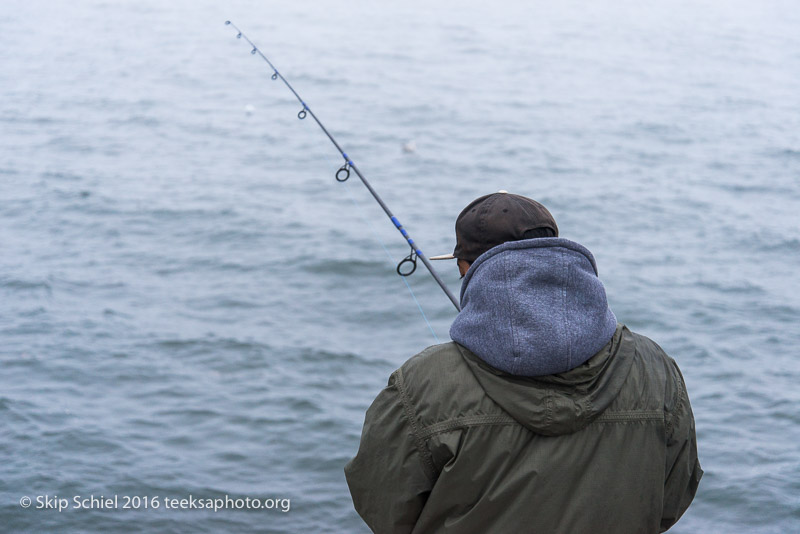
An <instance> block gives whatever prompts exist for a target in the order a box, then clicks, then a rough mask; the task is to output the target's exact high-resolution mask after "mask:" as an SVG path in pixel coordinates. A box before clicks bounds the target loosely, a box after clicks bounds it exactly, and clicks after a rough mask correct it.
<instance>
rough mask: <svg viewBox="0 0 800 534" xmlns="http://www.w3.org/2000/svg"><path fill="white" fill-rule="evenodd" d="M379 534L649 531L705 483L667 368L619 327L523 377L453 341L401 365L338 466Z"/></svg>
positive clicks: (666, 361)
mask: <svg viewBox="0 0 800 534" xmlns="http://www.w3.org/2000/svg"><path fill="white" fill-rule="evenodd" d="M345 474H346V477H347V483H348V485H349V487H350V491H351V493H352V497H353V502H354V504H355V508H356V510H357V511H358V513H359V514H360V515H361V517H362V518H363V519H364V521H365V522H366V523H367V525H369V527H370V528H371V529H372V530H373V531H374V532H376V533H458V534H468V533H479V534H487V533H500V534H505V533H520V532H542V533H559V532H563V533H571V534H580V533H603V532H608V533H614V534H624V533H651V532H663V531H664V530H667V529H668V528H670V527H671V526H672V525H673V524H674V523H675V522H676V521H677V520H678V519H679V518H680V517H681V515H682V514H683V512H684V511H685V510H686V509H687V507H688V506H689V504H690V503H691V501H692V499H693V497H694V494H695V491H696V490H697V485H698V483H699V481H700V477H701V476H702V474H703V471H702V469H701V468H700V464H699V463H698V460H697V444H696V438H695V428H694V419H693V416H692V410H691V406H690V404H689V397H688V396H687V393H686V386H685V384H684V381H683V377H682V376H681V373H680V371H679V370H678V367H677V365H676V364H675V362H674V361H673V360H672V359H671V358H670V357H669V356H667V355H666V354H665V353H664V351H663V350H662V349H661V348H660V347H659V346H658V345H656V344H655V343H654V342H653V341H651V340H650V339H648V338H646V337H644V336H641V335H638V334H635V333H633V332H631V331H630V330H628V329H627V328H626V327H625V326H623V325H618V326H617V329H616V332H615V333H614V334H613V337H612V338H611V341H610V342H608V344H607V345H606V346H605V347H603V348H602V349H601V350H600V351H599V352H598V353H597V354H595V355H594V356H592V357H591V358H590V359H589V360H588V361H586V362H585V363H583V364H581V365H579V366H578V367H576V368H574V369H572V370H569V371H566V372H563V373H559V374H553V375H549V376H540V377H532V378H528V377H521V376H515V375H511V374H507V373H504V372H503V371H499V370H497V369H496V368H493V367H491V366H489V365H488V364H486V363H484V361H483V360H481V359H480V358H478V357H477V356H475V355H474V354H473V353H471V352H470V351H469V350H467V349H466V348H464V347H463V346H461V345H459V344H457V343H455V342H450V343H445V344H442V345H436V346H433V347H430V348H428V349H426V350H425V351H423V352H422V353H420V354H418V355H416V356H415V357H413V358H411V359H410V360H408V361H407V362H406V363H405V364H404V365H403V366H402V367H401V368H400V369H398V370H397V371H395V372H394V373H393V374H392V376H391V378H390V379H389V384H388V385H387V387H386V388H385V389H384V390H383V391H381V393H380V394H379V395H378V397H377V398H376V399H375V401H374V403H373V404H372V406H371V407H370V408H369V410H368V411H367V415H366V420H365V423H364V430H363V434H362V437H361V445H360V447H359V450H358V454H357V456H356V457H355V458H353V460H351V461H350V462H349V463H348V464H347V466H346V467H345Z"/></svg>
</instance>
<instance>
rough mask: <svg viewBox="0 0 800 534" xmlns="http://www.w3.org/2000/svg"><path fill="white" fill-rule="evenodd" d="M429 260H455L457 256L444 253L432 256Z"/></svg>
mask: <svg viewBox="0 0 800 534" xmlns="http://www.w3.org/2000/svg"><path fill="white" fill-rule="evenodd" d="M428 259H429V260H454V259H456V257H455V256H453V255H452V254H442V255H441V256H431V257H430V258H428Z"/></svg>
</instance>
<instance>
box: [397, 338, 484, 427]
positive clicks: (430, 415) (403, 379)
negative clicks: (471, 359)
mask: <svg viewBox="0 0 800 534" xmlns="http://www.w3.org/2000/svg"><path fill="white" fill-rule="evenodd" d="M461 350H462V349H461V348H460V347H459V346H458V345H457V344H456V343H455V342H452V341H451V342H449V343H442V344H440V345H433V346H431V347H428V348H427V349H425V350H423V351H422V352H420V353H419V354H417V355H416V356H413V357H412V358H410V359H409V360H408V361H406V362H405V363H404V364H403V365H402V366H401V367H400V368H399V369H398V370H397V371H395V373H394V375H393V380H394V382H395V384H396V385H397V386H398V388H399V389H401V395H402V396H403V397H405V400H406V402H408V403H409V404H410V405H411V407H413V410H414V412H415V414H416V417H417V420H418V422H419V424H420V425H421V426H422V427H427V426H429V425H433V424H436V423H441V422H443V421H446V420H449V419H453V418H457V417H463V416H466V415H474V414H481V413H496V412H497V411H498V409H497V407H496V406H495V405H494V404H493V403H492V402H491V401H490V400H489V399H488V397H486V395H484V394H483V389H482V388H481V387H480V384H479V383H478V381H477V379H476V378H475V375H473V373H472V371H471V370H470V368H469V366H468V365H467V364H466V362H465V361H464V357H463V356H462V354H461Z"/></svg>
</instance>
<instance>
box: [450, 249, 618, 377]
mask: <svg viewBox="0 0 800 534" xmlns="http://www.w3.org/2000/svg"><path fill="white" fill-rule="evenodd" d="M461 308H462V309H461V312H460V313H459V314H458V316H457V317H456V320H455V321H454V322H453V325H452V326H451V327H450V337H451V338H452V340H453V341H455V342H456V343H458V344H460V345H463V346H464V347H466V348H467V349H469V350H470V351H471V352H472V353H474V354H475V355H476V356H478V357H479V358H480V359H481V360H483V361H484V362H486V363H488V364H489V365H490V366H492V367H494V368H496V369H499V370H501V371H504V372H506V373H509V374H512V375H517V376H543V375H551V374H556V373H563V372H565V371H568V370H570V369H573V368H575V367H577V366H579V365H581V364H582V363H584V362H586V361H587V360H589V358H591V357H592V356H593V355H595V354H596V353H597V352H598V351H600V349H602V348H603V347H604V346H605V345H606V344H607V343H608V342H609V340H611V337H612V336H613V335H614V331H615V330H616V326H617V319H616V317H615V316H614V314H613V313H612V312H611V310H610V309H609V308H608V301H607V300H606V292H605V288H604V287H603V284H602V283H601V282H600V279H599V278H598V277H597V266H596V264H595V261H594V257H593V256H592V253H591V252H589V250H587V249H586V248H585V247H583V246H581V245H579V244H578V243H575V242H573V241H570V240H568V239H563V238H557V237H553V238H536V239H526V240H523V241H511V242H508V243H504V244H502V245H500V246H497V247H494V248H493V249H490V250H488V251H487V252H485V253H484V254H482V255H481V256H480V257H478V259H477V260H475V263H473V264H472V266H471V267H470V268H469V271H468V272H467V275H466V277H465V278H464V281H463V284H462V286H461Z"/></svg>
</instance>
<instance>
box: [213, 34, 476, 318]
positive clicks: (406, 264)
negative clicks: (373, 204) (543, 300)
mask: <svg viewBox="0 0 800 534" xmlns="http://www.w3.org/2000/svg"><path fill="white" fill-rule="evenodd" d="M225 24H226V25H229V26H232V27H233V29H235V30H236V31H237V32H238V33H237V34H236V38H237V39H244V40H245V41H247V43H248V44H249V45H250V46H252V47H253V49H252V50H250V53H251V54H253V55H255V54H258V55H259V56H261V57H262V58H263V59H264V61H266V62H267V64H268V65H269V66H270V68H271V69H272V79H273V80H277V79H278V78H280V79H281V81H283V83H284V84H286V87H288V88H289V90H290V91H291V92H292V94H293V95H294V96H295V98H297V100H298V102H300V104H302V106H303V108H302V109H301V110H300V111H299V112H298V113H297V118H298V119H301V120H302V119H305V118H306V116H307V115H311V118H312V119H314V121H315V122H316V123H317V125H318V126H319V127H320V128H321V129H322V131H323V132H325V135H327V136H328V139H330V140H331V143H333V146H335V147H336V150H338V151H339V153H340V154H341V155H342V157H343V158H344V164H343V165H342V166H341V167H340V168H339V170H338V171H336V175H335V177H336V181H338V182H346V181H347V179H348V178H350V171H351V170H352V171H353V172H355V173H356V176H358V177H359V179H361V183H363V184H364V186H365V187H366V188H367V190H368V191H369V192H370V193H371V194H372V196H373V197H374V198H375V200H376V201H377V202H378V204H380V206H381V208H383V211H384V212H385V213H386V216H387V217H389V219H390V220H391V221H392V223H393V224H394V226H395V228H397V230H398V231H399V232H400V233H401V234H402V235H403V237H404V238H405V240H406V242H407V243H408V245H409V246H410V247H411V252H410V253H409V254H408V256H406V257H405V258H404V259H403V260H402V261H401V262H400V263H398V264H397V269H396V270H397V274H399V275H400V276H410V275H411V274H413V273H414V271H416V270H417V259H420V260H422V263H423V264H424V265H425V267H427V268H428V271H429V272H430V273H431V276H433V279H434V280H436V283H437V284H439V287H441V288H442V291H444V292H445V294H446V295H447V297H448V298H449V299H450V302H452V303H453V306H455V307H456V310H458V311H461V306H460V304H459V302H458V299H456V297H455V295H453V293H451V292H450V290H449V289H448V288H447V286H446V285H445V283H444V281H442V279H441V278H439V274H438V273H437V272H436V270H435V269H434V268H433V265H431V263H430V261H429V260H428V258H427V257H426V256H425V254H423V253H422V251H421V250H420V248H419V246H418V245H417V244H416V243H415V242H414V240H413V239H411V236H410V235H409V234H408V231H407V230H406V229H405V228H404V227H403V225H402V224H400V221H399V220H398V219H397V217H395V216H394V214H393V213H392V212H391V210H390V209H389V207H388V206H387V205H386V203H385V202H384V201H383V199H382V198H381V197H380V196H379V195H378V193H377V192H376V191H375V189H373V188H372V185H370V183H369V182H368V181H367V179H366V178H364V175H363V174H361V171H360V170H358V167H356V164H355V163H353V160H352V159H350V156H348V155H347V152H345V151H344V150H342V147H341V146H339V143H337V142H336V139H334V138H333V136H332V135H331V134H330V132H329V131H328V129H327V128H325V126H323V124H322V122H320V120H319V119H318V118H317V116H316V115H315V114H314V112H313V111H311V108H309V107H308V104H306V103H305V101H303V99H302V98H300V95H299V94H297V91H295V90H294V87H292V84H290V83H289V81H288V80H287V79H286V78H284V77H283V74H281V73H280V72H278V69H276V68H275V65H273V64H272V62H271V61H270V60H269V59H268V58H267V56H265V55H264V53H263V52H261V50H259V48H258V47H257V46H256V45H255V44H254V43H253V41H251V40H250V39H248V37H247V36H246V35H245V34H244V33H243V32H242V30H240V29H239V28H237V27H236V25H235V24H233V23H232V22H231V21H229V20H226V21H225Z"/></svg>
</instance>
